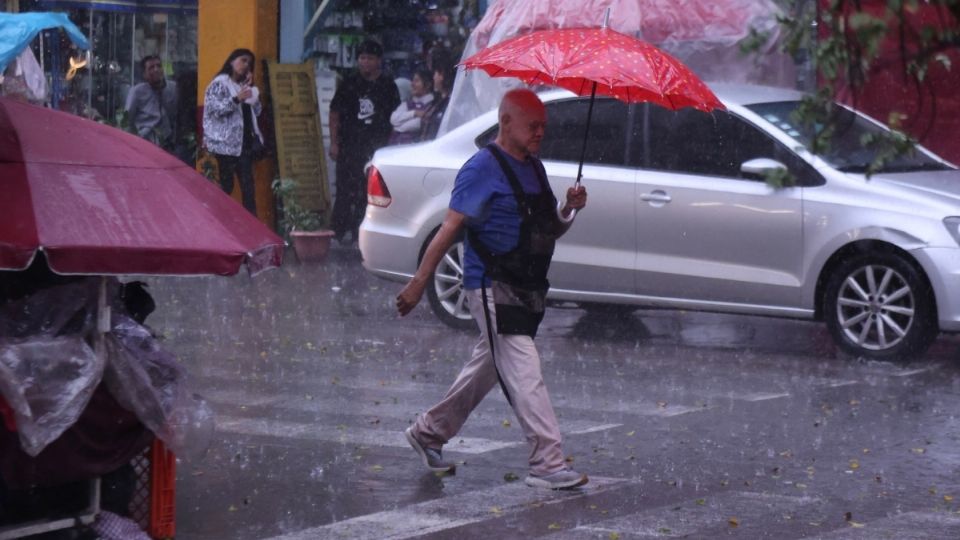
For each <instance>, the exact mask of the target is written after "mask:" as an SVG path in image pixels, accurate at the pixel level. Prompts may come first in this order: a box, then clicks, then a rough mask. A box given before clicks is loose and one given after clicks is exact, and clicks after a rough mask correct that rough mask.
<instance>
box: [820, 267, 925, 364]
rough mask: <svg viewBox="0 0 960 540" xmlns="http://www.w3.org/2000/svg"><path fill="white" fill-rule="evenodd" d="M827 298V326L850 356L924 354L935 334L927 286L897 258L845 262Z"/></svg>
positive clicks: (887, 356)
mask: <svg viewBox="0 0 960 540" xmlns="http://www.w3.org/2000/svg"><path fill="white" fill-rule="evenodd" d="M826 294H827V297H826V311H825V314H826V317H827V324H828V326H829V327H830V330H831V333H832V334H833V336H834V338H835V339H836V340H837V342H838V343H839V344H840V346H841V347H842V348H843V349H844V350H846V351H847V352H849V353H851V354H854V355H857V356H864V357H869V358H877V359H882V358H900V359H904V358H905V357H907V356H909V355H918V354H920V353H922V352H923V351H924V350H925V349H926V348H927V346H929V344H930V342H931V341H932V340H933V338H934V337H935V336H936V334H937V321H936V311H935V309H934V308H933V306H934V304H933V301H932V292H931V291H930V288H929V285H927V283H926V280H924V279H923V278H922V276H921V275H920V273H919V272H918V271H917V270H916V269H915V268H914V267H913V266H912V265H910V264H909V263H908V262H907V261H905V260H904V259H903V258H901V257H900V256H898V255H895V254H876V255H874V256H861V257H857V258H855V259H853V260H849V261H847V262H845V263H843V264H841V265H840V267H839V268H837V269H836V271H835V272H834V274H833V275H832V276H831V278H830V280H829V282H828V284H827V290H826Z"/></svg>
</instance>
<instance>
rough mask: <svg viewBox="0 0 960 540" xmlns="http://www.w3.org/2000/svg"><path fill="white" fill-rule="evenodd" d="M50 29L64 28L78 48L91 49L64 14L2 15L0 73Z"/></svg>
mask: <svg viewBox="0 0 960 540" xmlns="http://www.w3.org/2000/svg"><path fill="white" fill-rule="evenodd" d="M48 28H62V29H63V31H64V32H66V34H67V36H68V37H69V38H70V40H71V41H73V43H74V44H76V46H77V47H80V48H81V49H89V48H90V44H89V43H88V42H87V38H86V37H85V36H84V35H83V32H81V31H80V29H79V28H77V26H76V25H74V24H73V23H72V22H70V19H69V18H67V16H66V15H65V14H63V13H0V73H3V71H4V70H5V69H7V64H9V63H10V62H11V61H12V60H13V59H14V58H16V57H17V56H18V55H19V54H20V52H21V51H23V49H24V48H25V47H26V46H28V45H30V42H31V41H33V39H34V38H35V37H37V34H38V33H40V31H41V30H46V29H48Z"/></svg>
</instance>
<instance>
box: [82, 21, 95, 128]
mask: <svg viewBox="0 0 960 540" xmlns="http://www.w3.org/2000/svg"><path fill="white" fill-rule="evenodd" d="M89 39H90V55H89V56H88V58H89V60H88V61H87V110H86V111H84V112H85V114H84V116H86V117H87V118H90V116H87V115H88V114H92V113H93V62H94V58H95V57H96V55H94V54H93V10H92V9H91V10H90V38H89Z"/></svg>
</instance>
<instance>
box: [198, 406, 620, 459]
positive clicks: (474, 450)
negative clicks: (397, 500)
mask: <svg viewBox="0 0 960 540" xmlns="http://www.w3.org/2000/svg"><path fill="white" fill-rule="evenodd" d="M573 424H576V427H577V429H574V430H564V434H565V435H567V436H570V435H583V434H587V433H595V432H597V431H604V430H608V429H614V428H618V427H621V426H622V424H599V425H598V424H594V423H586V422H583V421H580V422H569V423H567V424H566V426H567V427H568V428H569V426H570V425H573ZM561 427H563V424H561ZM217 431H219V432H221V433H236V434H240V435H259V436H268V437H280V438H288V439H302V440H315V441H325V442H334V443H341V444H352V445H357V446H389V447H394V448H407V447H408V446H409V443H408V442H407V440H406V438H404V436H403V433H401V432H400V431H387V430H383V429H369V428H362V427H342V428H334V427H331V426H327V425H322V424H305V423H301V422H286V421H283V420H274V419H264V418H239V417H233V416H223V415H219V416H217ZM518 438H519V437H518ZM526 444H527V443H526V442H524V441H522V440H517V441H510V442H505V441H495V440H491V439H483V438H478V437H455V438H454V439H452V440H451V441H450V442H449V443H448V444H447V445H446V446H444V448H443V449H444V451H448V452H454V453H461V454H483V453H486V452H493V451H495V450H501V449H504V448H514V447H518V446H523V445H526Z"/></svg>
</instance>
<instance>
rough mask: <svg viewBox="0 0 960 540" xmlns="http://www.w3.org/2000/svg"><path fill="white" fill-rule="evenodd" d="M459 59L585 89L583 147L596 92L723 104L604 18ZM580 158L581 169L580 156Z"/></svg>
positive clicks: (500, 73)
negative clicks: (590, 25) (587, 108)
mask: <svg viewBox="0 0 960 540" xmlns="http://www.w3.org/2000/svg"><path fill="white" fill-rule="evenodd" d="M462 65H463V66H464V67H465V68H466V69H482V70H483V71H485V72H486V73H487V74H488V75H490V76H491V77H516V78H517V79H520V80H521V81H523V82H525V83H527V84H545V85H551V86H558V87H560V88H565V89H567V90H570V91H572V92H574V93H576V94H578V95H581V96H586V95H589V96H590V97H591V100H590V105H591V106H590V112H588V114H587V132H586V133H584V150H586V141H587V134H588V132H589V129H590V115H591V114H592V112H593V98H594V96H595V95H596V94H600V95H607V96H613V97H615V98H617V99H619V100H621V101H625V102H627V103H638V102H649V103H654V104H656V105H659V106H661V107H666V108H668V109H672V110H678V109H682V108H684V107H693V108H694V109H698V110H701V111H705V112H709V111H712V110H714V109H723V108H724V106H723V104H722V103H720V100H719V99H717V96H715V95H714V94H713V92H712V91H710V89H709V88H707V85H706V84H704V83H703V81H701V80H700V79H699V78H698V77H697V76H696V75H695V74H694V73H693V72H692V71H691V70H690V68H688V67H687V66H685V65H684V64H683V63H682V62H680V61H679V60H677V59H676V58H674V57H672V56H670V55H669V54H667V53H665V52H663V51H661V50H660V49H658V48H656V47H654V46H653V45H651V44H649V43H647V42H645V41H642V40H639V39H636V38H633V37H630V36H628V35H626V34H621V33H620V32H617V31H615V30H611V29H610V28H607V27H606V24H604V26H603V27H602V28H561V29H553V30H540V31H536V32H533V33H530V34H525V35H522V36H517V37H514V38H511V39H508V40H506V41H501V42H500V43H497V44H496V45H493V46H492V47H488V48H486V49H484V50H482V51H480V52H478V53H477V54H475V55H473V56H471V57H470V58H468V59H466V60H465V61H464V62H463V63H462ZM580 162H581V163H580V166H581V169H582V167H583V158H582V157H581V159H580ZM579 181H580V173H578V174H577V182H578V183H579Z"/></svg>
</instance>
